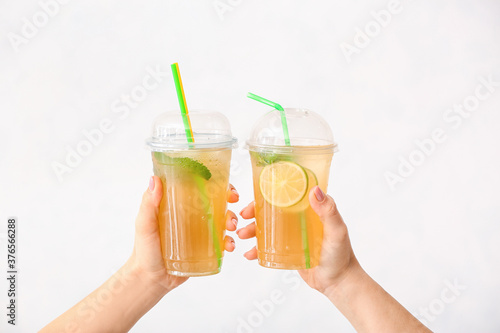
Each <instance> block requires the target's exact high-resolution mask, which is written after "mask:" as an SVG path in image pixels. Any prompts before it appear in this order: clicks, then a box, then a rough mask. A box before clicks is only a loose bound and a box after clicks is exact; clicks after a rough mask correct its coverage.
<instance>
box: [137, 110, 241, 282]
mask: <svg viewBox="0 0 500 333" xmlns="http://www.w3.org/2000/svg"><path fill="white" fill-rule="evenodd" d="M189 115H190V118H191V125H192V130H193V135H194V142H192V143H190V142H187V140H186V131H185V127H184V124H183V118H182V115H181V113H180V112H179V111H176V112H171V113H165V114H162V115H161V116H159V117H158V118H157V119H156V120H155V121H154V124H153V133H152V137H151V138H149V139H148V140H147V141H146V143H147V145H148V147H149V148H150V149H151V155H152V159H153V169H154V174H155V175H156V176H158V177H160V179H161V181H162V185H163V198H162V200H161V204H160V211H159V215H158V223H159V229H160V241H161V251H162V255H163V259H164V261H165V266H166V268H167V271H168V273H169V274H172V275H177V276H204V275H212V274H217V273H219V272H220V270H221V265H222V257H223V254H224V234H225V229H226V228H225V214H226V208H227V202H226V198H227V189H228V184H229V167H230V161H231V151H232V149H233V148H235V147H236V145H237V140H236V138H234V137H233V136H232V135H231V129H230V126H229V122H228V120H227V118H226V117H225V116H223V115H222V114H221V113H218V112H209V111H196V110H195V111H191V112H190V113H189Z"/></svg>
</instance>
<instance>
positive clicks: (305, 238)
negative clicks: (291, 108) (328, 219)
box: [247, 92, 311, 269]
mask: <svg viewBox="0 0 500 333" xmlns="http://www.w3.org/2000/svg"><path fill="white" fill-rule="evenodd" d="M247 97H249V98H251V99H254V100H256V101H257V102H261V103H264V104H266V105H269V106H271V107H273V108H275V109H276V110H278V111H280V115H281V126H282V127H283V136H284V137H285V145H287V146H290V135H289V134H288V124H287V121H286V115H285V110H284V109H283V107H282V106H281V105H279V104H278V103H275V102H273V101H270V100H268V99H266V98H264V97H260V96H257V95H255V94H252V93H250V92H249V93H248V94H247ZM299 214H300V229H301V234H302V248H303V249H304V259H305V262H306V269H307V268H311V254H310V251H309V237H308V234H307V221H306V216H305V215H306V214H305V212H304V211H301V212H300V213H299Z"/></svg>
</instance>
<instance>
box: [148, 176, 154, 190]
mask: <svg viewBox="0 0 500 333" xmlns="http://www.w3.org/2000/svg"><path fill="white" fill-rule="evenodd" d="M154 189H155V179H154V178H153V177H152V176H151V178H149V192H153V191H154Z"/></svg>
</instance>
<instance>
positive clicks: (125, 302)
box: [40, 176, 239, 333]
mask: <svg viewBox="0 0 500 333" xmlns="http://www.w3.org/2000/svg"><path fill="white" fill-rule="evenodd" d="M162 195H163V190H162V184H161V180H160V178H158V177H156V176H154V177H151V179H150V184H149V187H148V189H147V190H146V192H145V193H144V195H143V197H142V203H141V207H140V209H139V214H138V215H137V218H136V221H135V241H134V250H133V252H132V255H131V256H130V258H129V259H128V260H127V262H126V263H125V264H124V265H123V266H122V267H121V268H120V269H119V270H118V272H116V273H115V274H114V275H113V276H111V277H110V278H109V279H108V280H107V281H106V282H105V283H104V284H103V285H101V286H100V287H99V288H98V289H96V290H95V291H93V292H92V293H91V294H90V295H88V296H87V297H85V298H84V299H83V300H82V301H80V302H79V303H78V304H76V305H75V306H73V307H72V308H71V309H69V310H68V311H66V312H65V313H63V314H62V315H60V316H59V317H58V318H56V319H55V320H54V321H52V322H51V323H49V324H48V325H47V326H45V327H44V328H43V329H42V330H41V331H40V332H43V333H47V332H85V333H93V332H127V331H129V330H130V329H131V328H132V326H134V324H135V323H136V322H137V321H138V320H139V319H140V318H141V317H142V316H143V315H144V314H145V313H146V312H148V311H149V310H150V309H151V308H152V307H153V306H154V305H155V304H156V303H158V302H159V301H160V299H162V298H163V296H165V295H166V294H168V293H169V292H170V291H172V290H173V289H175V288H176V287H178V286H179V285H181V284H182V283H184V282H185V281H186V280H187V279H188V278H187V277H178V276H173V275H169V274H168V273H167V270H166V268H165V265H164V262H163V259H162V254H161V248H160V233H159V229H158V211H159V207H160V201H161V198H162ZM238 199H239V194H238V192H237V191H236V189H235V188H234V187H233V186H232V185H230V186H229V189H228V192H227V201H228V202H230V203H234V202H237V201H238ZM237 223H238V218H237V216H236V214H234V213H233V212H232V211H229V210H228V211H227V213H226V229H227V230H229V231H235V230H236V228H237ZM224 246H225V250H226V251H228V252H232V251H234V248H235V244H234V240H233V238H232V237H230V236H226V237H225V239H224Z"/></svg>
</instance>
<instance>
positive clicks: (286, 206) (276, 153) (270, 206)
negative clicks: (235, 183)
mask: <svg viewBox="0 0 500 333" xmlns="http://www.w3.org/2000/svg"><path fill="white" fill-rule="evenodd" d="M282 112H285V114H286V120H287V122H288V125H287V126H288V130H289V133H290V137H289V140H287V141H289V142H287V144H285V142H284V138H283V130H282V127H281V119H282V115H280V113H279V111H272V112H269V113H268V114H266V115H265V116H263V117H262V118H261V119H260V120H258V122H257V124H256V125H255V127H254V129H253V131H252V136H251V138H250V139H249V140H248V141H247V148H248V149H249V150H250V157H251V160H252V170H253V187H254V197H255V220H256V235H257V253H258V260H259V264H260V265H262V266H264V267H269V268H280V269H307V268H312V267H314V266H317V265H318V264H319V259H320V255H321V246H322V242H323V224H322V222H321V221H320V219H319V217H318V215H317V214H316V213H315V212H314V211H313V209H312V208H311V206H310V204H309V193H310V191H311V189H312V188H314V187H315V186H319V187H320V188H321V189H322V190H323V191H325V192H326V190H327V186H328V178H329V174H330V165H331V161H332V157H333V154H334V150H335V148H336V146H335V144H334V143H333V136H332V134H331V130H330V128H329V126H328V125H327V124H326V122H325V121H324V120H323V119H322V118H321V117H320V116H319V115H317V114H315V113H313V112H311V111H309V110H304V109H284V111H282ZM288 143H290V145H288Z"/></svg>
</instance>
